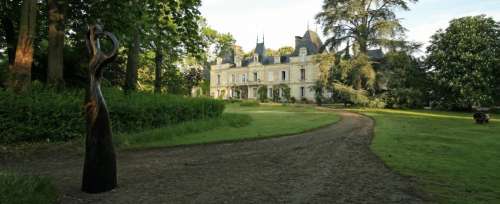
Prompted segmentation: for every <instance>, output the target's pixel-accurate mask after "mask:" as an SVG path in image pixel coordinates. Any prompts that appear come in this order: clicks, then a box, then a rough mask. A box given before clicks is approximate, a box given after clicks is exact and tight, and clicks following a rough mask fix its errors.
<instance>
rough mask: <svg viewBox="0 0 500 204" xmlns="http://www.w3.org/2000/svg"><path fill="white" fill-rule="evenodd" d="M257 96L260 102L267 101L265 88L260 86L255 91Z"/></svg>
mask: <svg viewBox="0 0 500 204" xmlns="http://www.w3.org/2000/svg"><path fill="white" fill-rule="evenodd" d="M257 95H258V98H259V101H260V102H266V101H267V86H260V87H259V90H257Z"/></svg>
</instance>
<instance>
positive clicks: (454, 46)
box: [427, 16, 500, 110]
mask: <svg viewBox="0 0 500 204" xmlns="http://www.w3.org/2000/svg"><path fill="white" fill-rule="evenodd" d="M427 52H428V54H429V56H428V58H427V63H428V66H429V69H430V70H431V72H432V74H433V75H434V77H435V80H436V82H437V84H438V86H437V89H436V94H437V96H438V97H436V101H437V102H442V105H443V106H445V107H447V108H455V109H469V110H470V109H471V108H472V106H474V105H479V106H488V105H491V104H492V103H493V102H494V98H495V95H496V94H497V93H496V91H497V90H498V88H497V87H496V85H497V84H499V83H498V81H499V80H498V78H496V77H495V75H497V76H498V67H500V59H499V58H498V56H500V24H499V23H497V22H495V20H493V19H492V18H487V17H485V16H472V17H464V18H459V19H455V20H452V21H451V22H450V25H449V27H448V28H447V29H446V30H444V31H443V30H440V31H438V32H437V33H436V34H435V35H434V36H432V40H431V45H430V46H429V47H428V48H427Z"/></svg>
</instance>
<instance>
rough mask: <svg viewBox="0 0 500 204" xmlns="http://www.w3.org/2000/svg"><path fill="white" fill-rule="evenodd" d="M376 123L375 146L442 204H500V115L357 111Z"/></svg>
mask: <svg viewBox="0 0 500 204" xmlns="http://www.w3.org/2000/svg"><path fill="white" fill-rule="evenodd" d="M356 111H358V112H361V113H363V114H366V115H368V116H370V117H373V118H374V119H375V121H376V126H375V138H374V140H373V144H372V148H373V150H374V151H375V152H376V154H378V155H379V156H380V157H381V158H382V159H383V160H384V161H385V162H386V163H387V164H388V165H389V166H390V167H391V168H393V169H394V170H396V171H398V172H400V173H401V174H403V175H409V176H413V177H416V178H417V181H418V183H419V184H420V187H421V188H422V190H423V191H425V192H427V193H429V195H430V196H431V199H433V200H435V201H437V202H439V203H500V120H499V119H498V118H499V117H500V115H493V118H496V119H494V120H493V121H492V122H491V123H490V124H487V125H477V124H475V123H474V122H473V120H472V114H465V113H449V112H435V111H398V110H356Z"/></svg>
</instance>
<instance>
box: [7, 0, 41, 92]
mask: <svg viewBox="0 0 500 204" xmlns="http://www.w3.org/2000/svg"><path fill="white" fill-rule="evenodd" d="M37 12H38V6H37V0H24V1H23V7H22V10H21V21H20V23H19V37H18V41H17V48H16V56H15V60H14V65H13V66H12V67H11V69H10V72H11V78H10V87H11V88H12V89H13V90H14V91H15V92H17V93H20V92H24V91H27V90H29V89H30V85H31V65H32V64H33V40H34V38H35V31H36V15H37Z"/></svg>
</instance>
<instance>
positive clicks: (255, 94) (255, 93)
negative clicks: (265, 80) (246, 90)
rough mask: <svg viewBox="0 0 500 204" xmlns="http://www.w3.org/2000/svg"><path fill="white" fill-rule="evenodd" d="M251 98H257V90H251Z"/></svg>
mask: <svg viewBox="0 0 500 204" xmlns="http://www.w3.org/2000/svg"><path fill="white" fill-rule="evenodd" d="M252 97H254V98H257V88H253V89H252Z"/></svg>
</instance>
